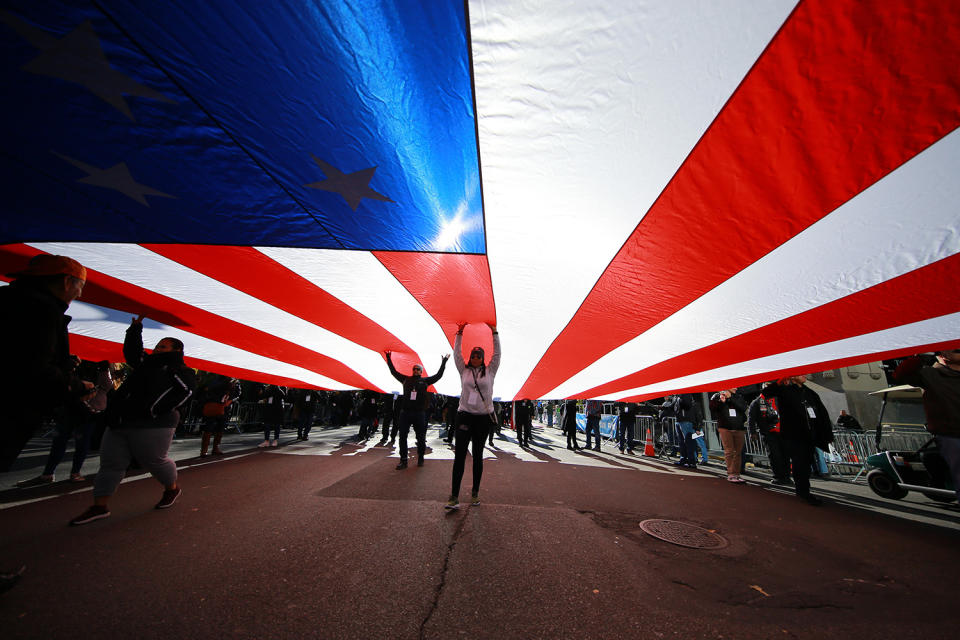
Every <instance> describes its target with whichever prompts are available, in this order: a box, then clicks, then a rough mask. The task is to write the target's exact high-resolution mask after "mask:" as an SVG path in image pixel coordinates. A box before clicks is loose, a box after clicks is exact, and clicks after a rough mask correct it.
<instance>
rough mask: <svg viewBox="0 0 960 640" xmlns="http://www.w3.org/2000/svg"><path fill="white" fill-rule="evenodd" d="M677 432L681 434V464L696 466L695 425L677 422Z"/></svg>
mask: <svg viewBox="0 0 960 640" xmlns="http://www.w3.org/2000/svg"><path fill="white" fill-rule="evenodd" d="M677 430H678V431H679V432H680V446H679V447H678V448H679V449H680V462H686V463H687V464H691V465H694V466H696V464H697V451H696V449H694V446H695V445H694V444H693V438H692V437H691V436H693V432H694V428H693V423H692V422H680V421H679V420H678V421H677Z"/></svg>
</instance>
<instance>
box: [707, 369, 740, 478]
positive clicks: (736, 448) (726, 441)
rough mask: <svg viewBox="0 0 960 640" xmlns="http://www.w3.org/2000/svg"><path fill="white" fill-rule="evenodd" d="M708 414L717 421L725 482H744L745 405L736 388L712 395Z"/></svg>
mask: <svg viewBox="0 0 960 640" xmlns="http://www.w3.org/2000/svg"><path fill="white" fill-rule="evenodd" d="M710 413H711V415H712V416H713V419H714V420H716V421H717V431H718V432H719V434H720V442H721V443H723V460H724V462H725V463H726V465H727V480H729V481H730V482H736V483H742V482H745V480H744V479H743V478H741V477H740V469H741V465H742V457H743V445H744V442H745V441H746V433H747V432H746V422H747V403H746V401H745V400H744V399H743V396H741V395H740V394H739V393H738V392H737V388H736V387H733V388H732V389H727V390H724V391H721V392H719V393H715V394H713V396H712V397H711V398H710Z"/></svg>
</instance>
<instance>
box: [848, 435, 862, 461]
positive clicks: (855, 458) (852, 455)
mask: <svg viewBox="0 0 960 640" xmlns="http://www.w3.org/2000/svg"><path fill="white" fill-rule="evenodd" d="M849 443H850V457H851V458H852V459H853V461H854V462H856V463H857V464H860V458H858V457H857V450H856V449H854V448H853V440H849Z"/></svg>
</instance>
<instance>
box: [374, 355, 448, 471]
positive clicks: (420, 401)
mask: <svg viewBox="0 0 960 640" xmlns="http://www.w3.org/2000/svg"><path fill="white" fill-rule="evenodd" d="M385 353H386V355H387V366H388V367H390V374H391V375H392V376H393V377H394V378H396V379H397V381H398V382H399V383H400V384H401V385H403V397H402V399H401V403H402V404H401V407H400V420H399V421H398V424H397V431H398V432H399V435H400V463H399V464H398V465H397V469H398V470H400V469H406V468H407V435H409V433H410V427H411V425H412V426H413V433H414V435H415V436H416V439H417V466H418V467H422V466H423V458H424V456H425V455H426V451H427V406H428V405H427V403H428V402H429V401H430V393H429V392H428V391H427V387H429V386H430V385H432V384H433V383H434V382H436V381H437V380H439V379H440V378H442V377H443V371H444V369H446V367H447V360H448V359H449V358H450V356H449V355H445V356H443V357H442V358H441V360H440V369H439V370H438V371H437V372H436V373H435V374H433V375H432V376H430V377H429V378H424V377H423V367H422V366H421V365H419V364H415V365H413V369H412V371H411V374H410V375H409V376H405V375H403V374H402V373H399V372H398V371H397V370H396V368H394V366H393V358H392V355H391V352H390V351H387V352H385Z"/></svg>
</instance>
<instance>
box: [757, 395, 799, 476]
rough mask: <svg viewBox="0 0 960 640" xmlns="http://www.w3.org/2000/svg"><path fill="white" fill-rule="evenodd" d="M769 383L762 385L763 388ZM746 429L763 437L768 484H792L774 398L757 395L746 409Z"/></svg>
mask: <svg viewBox="0 0 960 640" xmlns="http://www.w3.org/2000/svg"><path fill="white" fill-rule="evenodd" d="M769 384H770V383H767V384H765V385H764V388H766V386H768V385H769ZM747 428H748V429H749V430H750V432H751V433H759V434H760V435H761V436H763V443H764V445H766V447H767V459H768V461H769V462H770V472H771V473H772V474H773V478H772V479H771V480H770V484H773V485H788V484H793V480H791V479H790V464H789V459H788V457H787V453H786V448H785V446H784V444H783V439H781V438H780V414H779V413H778V412H777V400H776V398H770V399H769V400H768V399H767V398H764V397H763V395H758V396H757V397H756V398H754V400H753V402H751V403H750V406H749V407H747Z"/></svg>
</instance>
